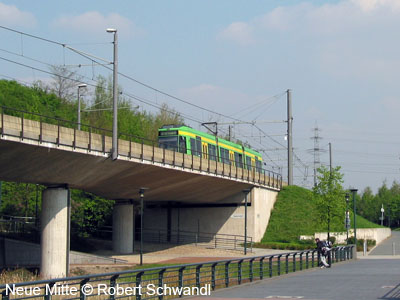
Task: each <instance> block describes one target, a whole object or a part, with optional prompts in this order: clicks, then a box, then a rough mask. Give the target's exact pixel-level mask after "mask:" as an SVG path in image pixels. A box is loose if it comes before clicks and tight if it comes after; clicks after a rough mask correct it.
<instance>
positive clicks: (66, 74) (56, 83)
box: [50, 65, 82, 101]
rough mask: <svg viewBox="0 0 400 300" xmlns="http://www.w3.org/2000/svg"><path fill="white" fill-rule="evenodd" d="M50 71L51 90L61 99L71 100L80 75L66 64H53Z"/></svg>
mask: <svg viewBox="0 0 400 300" xmlns="http://www.w3.org/2000/svg"><path fill="white" fill-rule="evenodd" d="M50 71H51V73H52V74H53V75H52V78H53V82H52V83H51V84H50V86H51V90H52V92H53V93H55V94H56V95H57V96H58V97H59V98H61V99H64V100H68V101H73V100H74V99H75V95H76V93H77V89H78V85H79V83H80V81H81V80H82V76H80V75H78V73H77V72H76V71H72V70H70V69H69V68H68V67H66V66H57V65H54V66H51V67H50Z"/></svg>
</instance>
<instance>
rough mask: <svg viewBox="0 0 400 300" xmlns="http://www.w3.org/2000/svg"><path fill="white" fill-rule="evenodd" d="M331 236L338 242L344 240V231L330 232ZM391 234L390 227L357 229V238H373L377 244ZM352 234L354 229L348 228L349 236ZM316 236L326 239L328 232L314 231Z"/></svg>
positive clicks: (345, 234)
mask: <svg viewBox="0 0 400 300" xmlns="http://www.w3.org/2000/svg"><path fill="white" fill-rule="evenodd" d="M330 235H331V236H334V237H336V241H337V242H339V243H342V242H345V241H346V236H347V233H346V232H331V233H330ZM391 235H392V231H391V229H390V228H359V229H357V239H364V240H365V239H368V240H375V241H376V243H377V244H379V243H380V242H382V241H384V240H385V239H387V238H388V237H390V236H391ZM351 236H354V230H353V229H351V230H349V237H351ZM315 237H316V238H320V239H323V240H326V239H327V237H328V234H327V233H326V232H316V233H315Z"/></svg>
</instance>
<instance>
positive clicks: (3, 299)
mask: <svg viewBox="0 0 400 300" xmlns="http://www.w3.org/2000/svg"><path fill="white" fill-rule="evenodd" d="M2 112H3V111H2ZM1 130H3V127H1ZM9 299H10V296H9V295H8V293H7V290H3V291H2V292H1V300H9Z"/></svg>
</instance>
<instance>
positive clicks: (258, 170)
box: [256, 157, 262, 173]
mask: <svg viewBox="0 0 400 300" xmlns="http://www.w3.org/2000/svg"><path fill="white" fill-rule="evenodd" d="M256 168H257V172H259V173H260V172H261V169H262V166H261V161H259V160H258V159H257V157H256Z"/></svg>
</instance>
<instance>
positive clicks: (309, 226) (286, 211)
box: [256, 186, 382, 250]
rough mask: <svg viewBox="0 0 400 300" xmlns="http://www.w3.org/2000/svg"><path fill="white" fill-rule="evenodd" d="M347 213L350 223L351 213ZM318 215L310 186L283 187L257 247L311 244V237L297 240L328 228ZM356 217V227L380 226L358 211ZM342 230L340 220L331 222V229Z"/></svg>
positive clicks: (302, 247)
mask: <svg viewBox="0 0 400 300" xmlns="http://www.w3.org/2000/svg"><path fill="white" fill-rule="evenodd" d="M343 201H344V199H343ZM350 214H351V215H350V218H351V226H353V213H352V212H350ZM317 215H318V214H317V206H316V203H315V200H314V199H313V197H312V192H311V191H310V190H307V189H304V188H301V187H298V186H290V187H285V188H283V189H282V190H281V192H280V193H279V195H278V199H277V201H276V203H275V206H274V209H273V211H272V212H271V218H270V221H269V225H268V228H267V230H266V232H265V234H264V237H263V239H262V241H261V243H258V244H257V245H256V247H262V248H264V247H265V248H276V249H299V250H300V249H309V248H313V247H314V245H315V244H314V241H312V240H311V241H300V240H299V237H300V235H314V233H315V232H326V231H327V228H326V225H323V224H321V222H320V221H319V220H318V218H317ZM356 218H357V219H356V222H357V228H381V227H382V226H380V225H378V224H375V223H372V222H370V221H368V220H366V219H364V218H363V217H361V216H359V215H357V216H356ZM343 221H344V220H343ZM344 230H345V229H344V224H343V222H336V223H335V222H331V232H340V231H344Z"/></svg>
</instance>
